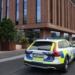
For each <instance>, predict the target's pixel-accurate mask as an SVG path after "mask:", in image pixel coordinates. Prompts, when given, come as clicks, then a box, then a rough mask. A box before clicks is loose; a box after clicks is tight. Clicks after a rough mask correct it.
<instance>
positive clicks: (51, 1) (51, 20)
mask: <svg viewBox="0 0 75 75" xmlns="http://www.w3.org/2000/svg"><path fill="white" fill-rule="evenodd" d="M52 3H53V0H50V23H53V13H52V12H53V5H52Z"/></svg>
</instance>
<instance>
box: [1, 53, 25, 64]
mask: <svg viewBox="0 0 75 75" xmlns="http://www.w3.org/2000/svg"><path fill="white" fill-rule="evenodd" d="M23 57H24V54H22V55H19V56H13V57H10V58H4V59H0V63H1V62H5V61H10V60H14V59H19V58H23Z"/></svg>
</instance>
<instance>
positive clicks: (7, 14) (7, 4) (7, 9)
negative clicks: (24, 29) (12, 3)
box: [6, 0, 9, 18]
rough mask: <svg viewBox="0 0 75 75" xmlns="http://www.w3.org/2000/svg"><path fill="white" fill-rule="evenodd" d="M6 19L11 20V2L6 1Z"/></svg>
mask: <svg viewBox="0 0 75 75" xmlns="http://www.w3.org/2000/svg"><path fill="white" fill-rule="evenodd" d="M6 18H9V0H6Z"/></svg>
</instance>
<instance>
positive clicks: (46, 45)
mask: <svg viewBox="0 0 75 75" xmlns="http://www.w3.org/2000/svg"><path fill="white" fill-rule="evenodd" d="M51 46H52V42H45V41H43V42H42V41H39V42H35V43H34V44H33V46H31V48H30V50H33V49H35V50H47V51H50V48H51Z"/></svg>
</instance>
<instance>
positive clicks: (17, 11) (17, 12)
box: [15, 0, 19, 25]
mask: <svg viewBox="0 0 75 75" xmlns="http://www.w3.org/2000/svg"><path fill="white" fill-rule="evenodd" d="M15 16H16V25H18V24H19V0H16V15H15Z"/></svg>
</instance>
